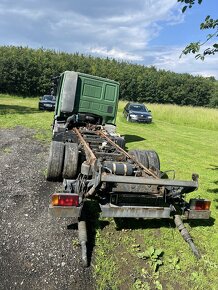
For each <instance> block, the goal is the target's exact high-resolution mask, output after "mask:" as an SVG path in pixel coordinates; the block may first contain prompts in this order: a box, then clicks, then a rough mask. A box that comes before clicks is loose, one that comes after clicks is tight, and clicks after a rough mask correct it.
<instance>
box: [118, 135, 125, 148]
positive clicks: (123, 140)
mask: <svg viewBox="0 0 218 290" xmlns="http://www.w3.org/2000/svg"><path fill="white" fill-rule="evenodd" d="M116 143H117V145H118V146H120V147H121V148H122V149H124V148H125V139H124V138H123V137H117V138H116Z"/></svg>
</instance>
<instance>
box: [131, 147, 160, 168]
mask: <svg viewBox="0 0 218 290" xmlns="http://www.w3.org/2000/svg"><path fill="white" fill-rule="evenodd" d="M129 154H130V155H132V156H134V157H135V158H136V160H138V161H139V162H140V163H142V165H144V166H145V167H146V168H151V167H154V168H156V169H158V170H160V159H159V156H158V154H157V152H155V151H153V150H130V151H129Z"/></svg>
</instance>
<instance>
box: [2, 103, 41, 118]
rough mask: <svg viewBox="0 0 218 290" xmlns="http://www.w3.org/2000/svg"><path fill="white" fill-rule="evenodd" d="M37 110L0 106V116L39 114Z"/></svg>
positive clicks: (15, 106)
mask: <svg viewBox="0 0 218 290" xmlns="http://www.w3.org/2000/svg"><path fill="white" fill-rule="evenodd" d="M39 112H41V111H39V110H38V109H37V108H30V107H25V106H18V105H1V104H0V115H6V114H32V113H39Z"/></svg>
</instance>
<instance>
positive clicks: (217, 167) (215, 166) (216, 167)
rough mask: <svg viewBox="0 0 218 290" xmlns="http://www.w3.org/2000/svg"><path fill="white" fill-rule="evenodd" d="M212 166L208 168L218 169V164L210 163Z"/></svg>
mask: <svg viewBox="0 0 218 290" xmlns="http://www.w3.org/2000/svg"><path fill="white" fill-rule="evenodd" d="M210 166H211V167H210V168H207V169H210V170H218V166H217V165H214V164H210Z"/></svg>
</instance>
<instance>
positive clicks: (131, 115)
mask: <svg viewBox="0 0 218 290" xmlns="http://www.w3.org/2000/svg"><path fill="white" fill-rule="evenodd" d="M129 116H130V117H131V118H137V115H135V114H130V115H129Z"/></svg>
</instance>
